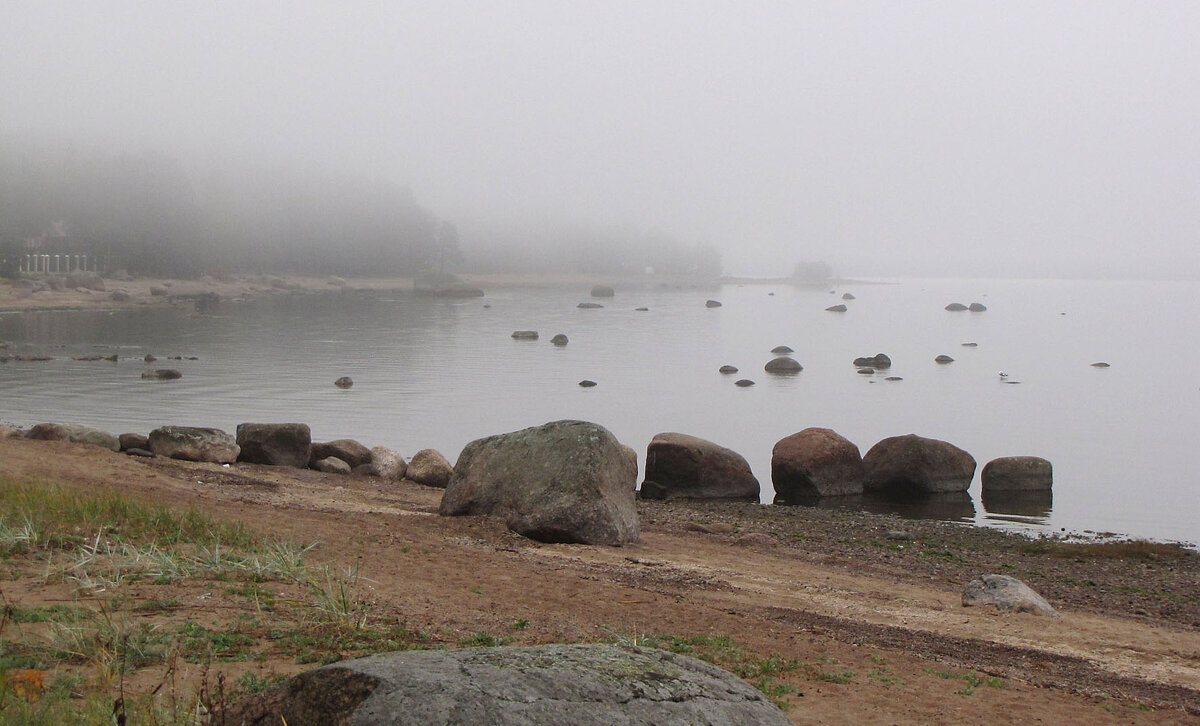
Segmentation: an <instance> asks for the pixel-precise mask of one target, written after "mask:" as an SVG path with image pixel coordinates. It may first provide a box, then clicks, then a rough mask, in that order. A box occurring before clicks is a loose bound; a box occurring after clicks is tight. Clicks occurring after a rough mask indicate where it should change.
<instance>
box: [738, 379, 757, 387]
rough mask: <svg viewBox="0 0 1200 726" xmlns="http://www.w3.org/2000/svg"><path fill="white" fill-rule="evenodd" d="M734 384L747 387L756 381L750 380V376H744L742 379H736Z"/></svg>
mask: <svg viewBox="0 0 1200 726" xmlns="http://www.w3.org/2000/svg"><path fill="white" fill-rule="evenodd" d="M733 385H735V386H739V387H741V388H746V387H747V386H753V385H754V381H752V380H750V379H749V378H743V379H741V380H738V381H734V383H733Z"/></svg>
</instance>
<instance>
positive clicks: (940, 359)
mask: <svg viewBox="0 0 1200 726" xmlns="http://www.w3.org/2000/svg"><path fill="white" fill-rule="evenodd" d="M933 362H934V363H941V364H942V365H945V364H947V363H953V362H954V359H953V358H951V357H950V356H948V355H945V354H943V355H939V356H938V357H937V358H934V359H933Z"/></svg>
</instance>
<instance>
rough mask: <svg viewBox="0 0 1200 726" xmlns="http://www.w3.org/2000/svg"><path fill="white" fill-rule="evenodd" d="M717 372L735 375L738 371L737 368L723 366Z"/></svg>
mask: <svg viewBox="0 0 1200 726" xmlns="http://www.w3.org/2000/svg"><path fill="white" fill-rule="evenodd" d="M717 372H718V373H737V372H738V369H737V366H729V365H725V366H721V367H720V368H718V369H717Z"/></svg>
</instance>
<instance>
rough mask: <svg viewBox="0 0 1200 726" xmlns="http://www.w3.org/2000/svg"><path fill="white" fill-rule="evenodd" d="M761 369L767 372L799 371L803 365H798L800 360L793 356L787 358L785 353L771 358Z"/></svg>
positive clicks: (802, 368)
mask: <svg viewBox="0 0 1200 726" xmlns="http://www.w3.org/2000/svg"><path fill="white" fill-rule="evenodd" d="M763 370H764V371H766V372H767V373H784V374H787V373H799V372H800V371H802V370H804V366H802V365H800V361H798V360H796V359H795V358H789V357H788V356H786V355H781V356H779V357H778V358H772V359H771V360H769V361H767V364H766V365H765V366H763Z"/></svg>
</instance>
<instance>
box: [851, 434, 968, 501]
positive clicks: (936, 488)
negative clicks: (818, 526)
mask: <svg viewBox="0 0 1200 726" xmlns="http://www.w3.org/2000/svg"><path fill="white" fill-rule="evenodd" d="M863 468H864V470H865V471H864V478H863V489H864V490H866V491H868V492H876V493H879V494H889V495H905V494H922V495H923V494H938V493H942V492H965V491H966V490H967V488H968V487H969V486H971V479H973V478H974V477H975V458H974V457H973V456H971V455H970V454H968V453H967V452H965V451H963V450H962V449H960V448H958V447H957V446H955V445H954V444H951V443H948V442H946V441H939V440H937V439H927V438H924V437H922V436H917V435H916V434H906V435H904V436H893V437H891V438H887V439H884V440H883V441H880V442H879V443H877V444H875V445H874V446H872V447H871V450H870V451H868V452H867V454H866V456H864V457H863Z"/></svg>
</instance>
